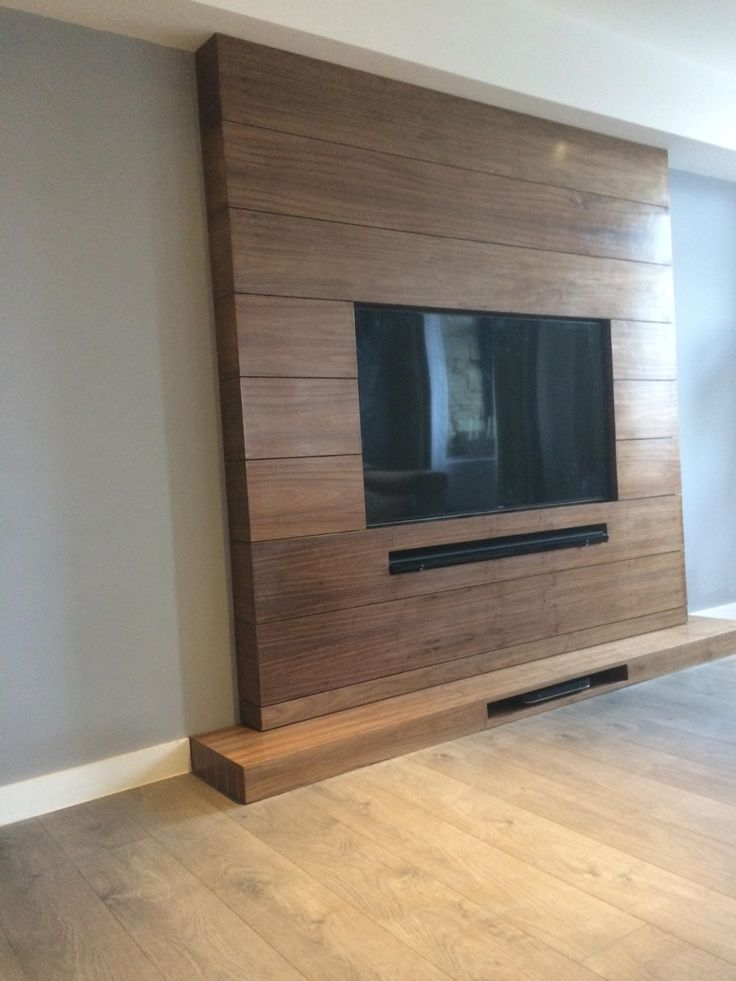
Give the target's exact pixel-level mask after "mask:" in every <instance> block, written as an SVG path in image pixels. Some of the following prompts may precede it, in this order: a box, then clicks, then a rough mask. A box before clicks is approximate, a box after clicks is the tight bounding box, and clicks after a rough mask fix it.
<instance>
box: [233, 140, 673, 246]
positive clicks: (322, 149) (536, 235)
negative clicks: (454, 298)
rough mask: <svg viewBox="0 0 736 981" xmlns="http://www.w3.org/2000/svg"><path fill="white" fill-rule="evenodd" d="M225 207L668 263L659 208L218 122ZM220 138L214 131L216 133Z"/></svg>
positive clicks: (665, 225) (663, 212)
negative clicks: (224, 183) (222, 145)
mask: <svg viewBox="0 0 736 981" xmlns="http://www.w3.org/2000/svg"><path fill="white" fill-rule="evenodd" d="M223 131H224V153H225V158H226V167H227V181H226V183H227V190H228V201H229V205H230V207H233V208H245V209H247V210H251V211H268V212H273V213H276V214H285V215H299V216H301V217H303V218H320V219H326V220H328V221H338V222H345V223H348V224H352V225H363V226H368V227H374V228H390V229H394V230H395V231H405V232H417V233H419V234H425V235H440V236H445V237H447V238H454V239H464V240H469V241H476V242H495V243H498V244H503V245H518V246H523V247H526V248H535V249H549V250H550V251H553V252H572V253H576V254H580V255H597V256H608V257H611V258H618V259H634V260H638V261H640V262H661V263H669V262H670V260H671V249H670V228H669V213H668V211H667V209H666V208H663V207H657V206H655V205H649V204H641V203H639V202H635V201H624V200H619V199H616V198H611V197H602V196H599V195H594V194H585V193H581V192H580V191H571V190H567V189H565V188H559V187H550V186H548V185H545V184H537V183H530V182H529V181H523V180H514V179H513V178H508V177H494V176H491V175H489V174H482V173H478V172H476V171H472V170H461V169H460V168H458V167H445V166H441V165H438V164H431V163H425V162H423V161H421V160H410V159H403V160H397V159H396V157H395V156H393V155H391V154H386V153H375V152H373V151H370V150H361V149H354V148H353V147H349V146H344V145H342V144H335V143H329V142H326V141H325V140H315V139H309V138H306V137H303V136H294V135H292V134H289V133H279V132H276V131H274V130H272V129H259V128H256V127H252V126H241V125H238V124H235V123H225V124H224V126H223ZM221 139H222V136H221Z"/></svg>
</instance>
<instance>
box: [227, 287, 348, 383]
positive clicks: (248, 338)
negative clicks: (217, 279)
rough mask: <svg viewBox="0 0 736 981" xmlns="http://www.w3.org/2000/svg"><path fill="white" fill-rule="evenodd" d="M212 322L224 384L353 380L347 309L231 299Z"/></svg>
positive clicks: (271, 299)
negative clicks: (218, 334)
mask: <svg viewBox="0 0 736 981" xmlns="http://www.w3.org/2000/svg"><path fill="white" fill-rule="evenodd" d="M216 319H217V323H218V326H219V325H220V324H222V333H223V335H224V337H223V339H222V342H221V343H219V344H218V349H219V350H220V351H221V357H220V374H221V376H222V377H224V378H229V377H233V376H236V375H242V376H249V377H252V378H268V377H274V378H357V375H358V369H357V365H356V362H355V331H354V323H353V305H352V303H331V302H326V301H322V300H304V299H294V298H289V297H283V296H250V295H248V294H242V293H240V294H237V295H232V294H231V295H230V296H227V297H224V298H223V299H221V300H219V301H218V311H217V318H216Z"/></svg>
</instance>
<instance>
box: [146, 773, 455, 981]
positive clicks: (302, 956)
mask: <svg viewBox="0 0 736 981" xmlns="http://www.w3.org/2000/svg"><path fill="white" fill-rule="evenodd" d="M130 796H131V797H132V798H133V805H134V808H135V811H136V814H137V816H138V818H139V820H140V821H141V822H142V823H143V824H145V825H146V827H147V828H148V830H149V831H150V833H151V835H152V836H153V837H154V838H155V839H156V841H158V842H159V843H160V844H161V845H163V846H164V847H165V848H166V849H167V850H168V851H169V852H170V853H171V854H172V855H174V856H175V857H176V858H177V859H179V861H181V862H182V864H183V865H185V866H186V867H187V868H188V869H189V871H190V872H192V873H193V874H194V875H196V876H197V878H198V879H199V880H200V881H202V882H203V883H204V884H205V885H206V886H208V887H209V888H210V889H211V890H212V892H213V893H214V894H215V895H217V896H218V897H219V898H220V899H221V900H222V901H223V902H225V903H226V904H227V905H228V906H229V908H230V909H232V910H233V911H234V912H235V913H237V914H238V915H239V916H240V917H241V918H242V919H244V920H245V921H246V922H248V923H250V924H251V926H253V928H254V929H256V930H257V931H258V933H259V934H260V935H261V936H262V937H264V939H266V940H267V941H268V942H269V943H270V944H271V945H272V946H273V947H275V948H276V949H278V950H279V951H280V952H281V953H282V954H283V955H284V956H285V957H287V958H288V959H289V960H290V961H291V962H292V963H294V964H298V965H299V968H300V970H301V971H302V972H303V973H304V974H305V975H306V976H307V977H309V978H314V979H319V981H363V979H365V981H373V979H376V981H378V979H382V981H394V979H395V978H397V977H400V978H402V979H403V978H406V979H407V981H442V979H444V978H446V977H447V976H446V975H445V974H443V973H442V972H441V971H439V970H437V969H436V968H435V967H434V966H433V965H432V964H430V963H429V962H428V961H427V960H425V959H424V958H422V957H420V956H419V955H417V954H416V953H415V952H414V951H413V950H411V949H410V948H409V947H407V946H406V945H405V944H403V943H401V942H400V941H398V940H397V939H396V938H395V937H394V936H393V935H392V934H390V933H388V932H387V931H386V930H384V929H382V928H381V927H379V926H378V925H376V924H375V923H374V922H373V921H372V920H371V919H369V917H367V916H366V915H365V914H363V913H361V912H360V911H359V910H357V909H356V908H354V907H353V906H352V905H351V904H349V903H346V902H344V901H343V900H341V899H340V898H338V896H337V895H336V894H335V893H333V892H331V891H330V890H329V889H327V888H325V887H324V886H323V885H322V884H321V883H320V882H318V881H317V880H316V879H314V878H312V877H311V876H309V875H307V874H306V873H305V872H304V871H302V869H300V868H299V867H298V866H297V865H295V864H294V863H293V862H291V861H289V860H288V859H286V858H284V857H283V856H282V855H281V854H280V853H279V852H277V851H274V850H273V849H272V848H271V847H269V846H268V845H266V844H265V843H264V842H262V841H261V840H260V839H259V838H257V837H256V836H255V835H252V834H251V833H250V832H248V831H247V830H246V828H244V827H243V826H242V825H238V824H237V823H236V822H235V821H231V820H228V817H227V815H228V814H229V813H237V811H238V810H239V809H238V807H237V805H233V804H231V803H230V802H229V801H226V800H225V798H223V797H221V796H220V795H219V794H217V793H216V792H215V791H213V790H211V788H209V787H207V786H206V785H205V784H202V783H201V782H200V781H198V780H195V779H194V778H193V777H182V778H178V779H176V780H171V781H165V782H162V783H159V784H152V785H150V786H149V787H145V788H141V789H139V790H137V791H135V793H134V794H132V795H130Z"/></svg>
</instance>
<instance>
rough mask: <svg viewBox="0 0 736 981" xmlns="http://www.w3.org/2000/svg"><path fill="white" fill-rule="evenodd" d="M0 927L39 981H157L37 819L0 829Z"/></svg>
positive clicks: (107, 911) (145, 962) (148, 962)
mask: <svg viewBox="0 0 736 981" xmlns="http://www.w3.org/2000/svg"><path fill="white" fill-rule="evenodd" d="M0 929H1V930H2V931H3V933H4V934H5V936H6V937H7V939H8V941H9V942H10V944H11V946H12V948H13V951H14V953H15V955H16V958H17V960H18V962H19V963H20V966H21V967H22V969H23V970H24V971H25V972H26V974H27V975H28V976H29V978H34V979H38V981H41V979H43V981H67V979H68V978H116V979H118V978H119V979H120V981H134V979H135V981H149V979H151V978H158V977H161V975H160V974H159V973H158V971H157V970H156V969H155V968H154V967H153V965H152V964H151V962H150V961H149V960H148V958H146V957H145V956H144V954H143V953H142V952H141V950H140V949H139V947H138V945H137V944H136V943H135V941H134V940H133V938H132V937H131V936H130V935H129V934H128V933H127V932H126V931H125V930H124V929H123V927H122V926H121V925H120V923H119V922H118V921H117V920H116V919H115V917H114V916H113V915H112V914H111V913H110V911H109V910H108V909H107V908H106V907H105V905H104V904H103V903H102V902H101V900H100V899H99V897H98V896H97V895H96V894H95V892H94V891H93V890H92V888H91V887H90V885H89V883H88V882H86V881H85V879H84V878H83V877H82V875H81V873H80V872H79V871H78V870H77V869H76V868H75V866H74V865H73V864H72V863H71V862H70V861H69V860H68V859H67V858H66V856H65V855H64V853H63V852H62V851H61V849H60V848H59V847H58V845H57V844H56V843H55V842H54V841H53V839H52V838H51V837H50V836H49V835H48V834H47V832H46V831H45V830H44V829H43V827H42V826H41V824H40V823H39V822H37V821H25V822H22V823H20V824H14V825H8V826H6V827H4V828H0Z"/></svg>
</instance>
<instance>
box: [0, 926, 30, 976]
mask: <svg viewBox="0 0 736 981" xmlns="http://www.w3.org/2000/svg"><path fill="white" fill-rule="evenodd" d="M0 978H2V981H28V975H27V974H26V972H25V971H24V970H23V968H22V967H21V966H20V961H19V960H18V958H17V957H16V956H15V953H14V952H13V949H12V947H11V946H10V944H9V943H8V941H7V940H6V938H5V936H4V935H3V934H2V933H0Z"/></svg>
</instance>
